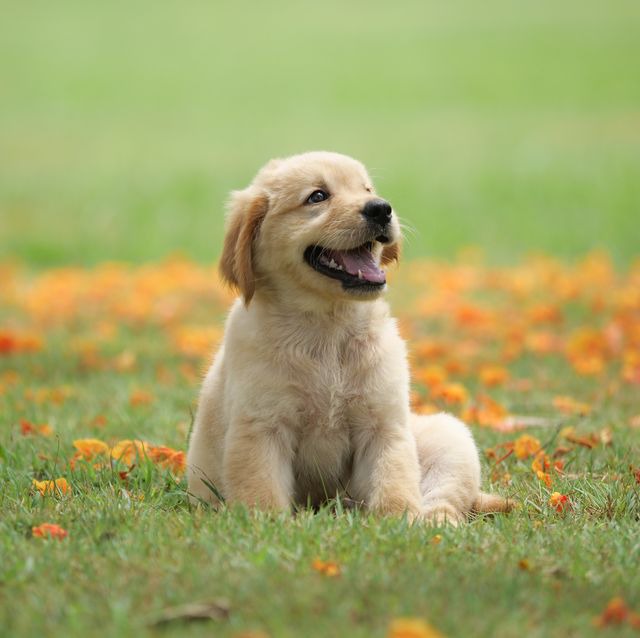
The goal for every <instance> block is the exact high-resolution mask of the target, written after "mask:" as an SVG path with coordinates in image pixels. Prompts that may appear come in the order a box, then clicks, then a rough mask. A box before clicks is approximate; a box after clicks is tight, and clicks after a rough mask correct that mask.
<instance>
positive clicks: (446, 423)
mask: <svg viewBox="0 0 640 638" xmlns="http://www.w3.org/2000/svg"><path fill="white" fill-rule="evenodd" d="M411 425H412V430H413V434H414V436H415V439H416V445H417V449H418V459H419V462H420V470H421V479H420V491H421V496H422V511H423V517H424V518H425V519H427V520H431V521H433V522H435V523H443V522H447V523H451V524H453V525H457V524H458V523H461V522H464V521H465V520H466V517H467V515H468V514H469V512H471V511H472V510H473V509H474V507H475V506H476V505H477V504H478V503H479V502H480V501H481V492H480V459H479V457H478V450H477V448H476V445H475V443H474V441H473V437H472V435H471V432H470V431H469V429H468V428H467V426H466V425H465V424H464V423H462V421H460V420H459V419H456V418H455V417H453V416H451V415H449V414H444V413H442V414H435V415H433V416H418V415H415V414H412V415H411Z"/></svg>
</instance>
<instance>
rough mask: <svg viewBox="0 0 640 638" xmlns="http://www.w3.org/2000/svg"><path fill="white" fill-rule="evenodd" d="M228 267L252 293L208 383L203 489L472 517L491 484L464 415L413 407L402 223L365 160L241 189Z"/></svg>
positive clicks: (322, 165)
mask: <svg viewBox="0 0 640 638" xmlns="http://www.w3.org/2000/svg"><path fill="white" fill-rule="evenodd" d="M227 222H228V225H227V233H226V237H225V241H224V248H223V253H222V258H221V262H220V269H221V273H222V276H223V278H224V279H225V280H226V281H227V282H228V283H229V284H231V285H232V286H234V287H236V288H237V289H238V290H239V292H240V294H241V298H239V299H237V300H236V302H235V303H234V305H233V307H232V309H231V312H230V314H229V317H228V319H227V323H226V328H225V334H224V340H223V343H222V345H221V347H220V349H219V350H218V352H217V354H216V355H215V358H214V360H213V364H212V365H211V368H210V369H209V371H208V373H207V375H206V378H205V380H204V383H203V386H202V391H201V394H200V401H199V406H198V411H197V415H196V420H195V425H194V429H193V432H192V436H191V440H190V443H189V451H188V456H187V465H188V480H189V490H190V493H191V494H192V498H194V500H204V501H207V502H209V503H211V504H213V505H218V504H219V502H220V501H221V500H225V501H227V502H230V503H242V504H244V505H246V506H248V507H257V508H261V509H265V510H288V509H290V508H292V506H295V505H303V506H304V505H310V506H318V505H320V504H321V503H323V502H326V501H327V500H328V499H331V498H333V497H335V496H337V495H342V496H345V497H348V498H349V499H353V500H355V501H357V502H361V503H362V504H363V505H364V506H365V507H366V508H368V509H370V510H371V511H373V512H376V513H379V514H382V515H403V514H406V515H407V516H408V517H410V518H411V519H415V518H418V519H430V520H433V521H436V522H441V521H444V520H446V521H449V522H452V523H454V524H455V523H458V522H460V521H463V520H464V519H465V517H466V516H467V514H468V513H469V512H470V511H472V510H474V509H475V510H481V511H501V510H506V509H508V504H507V503H506V501H504V500H503V499H501V498H500V497H497V496H490V495H483V494H482V493H481V492H480V462H479V458H478V452H477V450H476V447H475V444H474V442H473V439H472V436H471V434H470V432H469V430H468V429H467V428H466V426H465V425H464V424H463V423H461V422H460V421H459V420H457V419H456V418H454V417H452V416H449V415H447V414H439V415H436V416H431V417H426V416H417V415H413V414H411V413H410V411H409V369H408V365H407V353H406V348H405V344H404V342H403V341H402V339H401V338H400V336H399V334H398V330H397V327H396V322H395V320H394V319H392V318H391V317H390V316H389V309H388V306H387V304H386V303H385V302H384V301H383V299H382V296H383V293H384V290H385V287H386V276H385V272H384V267H385V266H387V265H388V264H389V263H391V262H393V261H395V260H397V259H398V241H399V239H400V227H399V224H398V219H397V217H396V215H395V213H394V212H393V210H392V208H391V206H390V205H389V204H388V203H387V202H386V201H385V200H383V199H381V198H380V197H378V196H377V195H376V192H375V190H374V187H373V184H372V181H371V178H370V177H369V175H368V174H367V171H366V170H365V168H364V166H363V165H362V164H361V163H360V162H358V161H356V160H354V159H351V158H350V157H346V156H344V155H339V154H336V153H326V152H314V153H305V154H302V155H296V156H293V157H289V158H287V159H282V160H273V161H271V162H269V163H268V164H267V165H266V166H265V167H264V168H263V169H262V170H261V171H260V172H259V173H258V174H257V176H256V177H255V179H254V180H253V182H252V184H251V185H250V186H249V187H248V188H246V189H245V190H242V191H236V192H234V193H232V195H231V200H230V204H229V210H228V219H227Z"/></svg>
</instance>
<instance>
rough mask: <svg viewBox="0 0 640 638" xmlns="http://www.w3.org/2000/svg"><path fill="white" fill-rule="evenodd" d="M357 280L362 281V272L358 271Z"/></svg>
mask: <svg viewBox="0 0 640 638" xmlns="http://www.w3.org/2000/svg"><path fill="white" fill-rule="evenodd" d="M358 279H364V277H363V276H362V270H360V269H358Z"/></svg>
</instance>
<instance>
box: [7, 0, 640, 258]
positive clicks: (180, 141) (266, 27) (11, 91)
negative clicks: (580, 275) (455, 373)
mask: <svg viewBox="0 0 640 638" xmlns="http://www.w3.org/2000/svg"><path fill="white" fill-rule="evenodd" d="M4 18H5V19H4V20H3V26H2V38H0V73H1V74H2V77H3V87H2V100H0V139H1V140H2V147H3V151H2V153H1V154H0V202H1V206H2V235H3V241H2V245H1V246H0V255H2V256H4V257H7V256H10V257H19V258H22V259H25V260H27V261H29V262H31V263H38V264H43V265H47V264H63V263H69V262H72V263H79V264H93V263H98V262H100V261H104V260H122V259H124V260H129V261H145V260H149V259H152V260H157V259H161V258H163V257H164V256H165V255H166V254H167V253H173V252H176V251H179V252H183V253H185V254H187V255H189V256H191V257H194V258H196V259H198V260H200V261H208V260H210V259H213V258H214V257H215V256H216V255H217V254H218V251H219V249H220V245H221V234H222V223H223V214H222V202H223V201H224V199H225V198H226V196H227V193H228V192H229V190H231V189H232V188H239V187H243V186H244V185H246V184H247V183H248V182H249V180H250V179H251V177H252V176H253V175H254V174H255V172H256V171H257V169H258V167H259V166H261V165H262V164H263V163H264V162H265V161H266V160H267V159H269V158H271V157H274V156H278V155H284V154H289V153H292V152H298V151H302V150H309V149H314V148H325V149H329V150H338V151H342V152H346V153H349V154H352V155H354V156H356V157H358V158H360V159H362V160H363V161H364V162H365V163H366V164H367V166H369V167H370V168H371V171H372V173H373V175H374V177H375V178H376V182H377V184H378V187H379V190H380V192H381V193H383V194H384V195H385V196H387V197H388V198H390V200H391V201H392V202H393V203H394V205H395V207H396V209H397V210H398V211H399V212H400V214H401V216H402V217H403V218H404V219H405V220H406V222H407V223H408V224H410V225H411V226H412V227H414V228H415V233H414V234H412V235H411V237H410V240H409V241H408V242H407V246H406V254H407V255H408V256H410V257H418V256H424V255H437V256H444V255H450V254H451V253H452V252H453V251H455V250H457V249H458V248H459V247H460V246H465V245H480V246H481V247H482V248H483V249H485V250H486V251H487V253H488V254H490V255H491V256H492V258H493V259H495V260H496V261H499V262H502V263H507V262H509V261H510V260H513V259H514V258H517V257H519V256H520V255H522V254H523V253H527V252H530V251H542V250H546V251H550V252H552V253H553V254H558V255H561V256H564V257H568V258H576V257H579V256H580V255H582V254H583V253H585V252H587V251H589V250H591V249H593V248H596V247H600V248H604V249H607V250H609V251H610V252H612V253H613V254H614V256H615V259H616V260H618V261H619V262H620V263H627V262H628V261H629V260H630V259H631V258H632V257H633V256H634V255H635V254H636V252H637V249H636V244H637V242H636V235H637V233H636V226H637V202H638V200H639V198H640V192H639V188H640V187H639V186H638V184H639V181H638V179H637V165H638V149H639V143H640V133H639V131H640V126H639V121H638V117H639V116H638V104H639V103H640V85H639V84H638V82H637V81H636V78H635V73H634V71H635V69H634V66H633V64H632V61H633V60H635V59H637V58H638V55H639V54H640V43H639V40H638V38H637V32H638V27H639V26H640V25H639V23H640V10H639V9H638V5H637V3H635V2H632V1H621V0H616V1H614V2H613V3H609V4H607V5H606V6H604V5H602V3H598V2H575V1H571V2H565V3H561V4H558V3H554V2H549V1H544V2H538V3H535V4H531V5H529V6H521V5H516V4H513V3H510V2H506V1H504V0H491V1H490V2H485V3H483V5H482V8H481V9H480V8H478V7H477V6H476V5H475V4H474V3H470V2H452V3H446V5H444V4H443V3H424V2H419V1H417V0H406V1H403V2H401V3H392V4H381V3H375V4H371V3H363V2H361V1H358V2H353V3H349V4H348V5H347V6H345V5H344V3H336V2H332V3H331V2H330V3H329V4H325V5H324V6H323V9H322V11H321V12H319V11H318V10H317V8H316V7H314V6H312V5H310V4H308V3H305V2H302V3H298V2H296V3H292V2H283V1H280V0H279V1H277V2H270V3H268V4H258V3H253V4H252V5H247V4H245V3H235V4H232V3H222V4H221V3H216V4H215V5H212V4H211V3H205V2H196V3H191V4H190V6H189V9H188V10H185V7H184V5H183V4H182V3H178V2H175V1H173V2H164V3H162V4H161V5H158V4H157V3H153V4H152V3H149V2H136V3H135V4H134V5H133V6H131V5H130V4H129V3H127V4H124V3H122V2H113V3H108V4H106V5H103V6H100V7H97V6H94V5H87V4H86V3H82V2H77V1H76V2H74V1H71V0H66V1H65V2H63V3H58V4H56V6H48V5H46V4H43V3H38V4H31V3H18V4H14V5H13V6H11V7H10V8H7V10H6V11H5V15H4Z"/></svg>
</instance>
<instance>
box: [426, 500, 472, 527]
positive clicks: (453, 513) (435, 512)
mask: <svg viewBox="0 0 640 638" xmlns="http://www.w3.org/2000/svg"><path fill="white" fill-rule="evenodd" d="M420 518H421V519H422V520H423V521H424V522H425V523H427V524H429V525H434V526H443V525H453V527H457V526H458V525H460V524H461V523H464V522H465V521H466V520H467V517H466V516H465V514H463V513H462V512H460V511H458V510H457V509H455V508H454V507H452V506H451V505H447V504H439V505H434V506H432V507H425V508H424V509H423V510H422V513H421V515H420Z"/></svg>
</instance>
